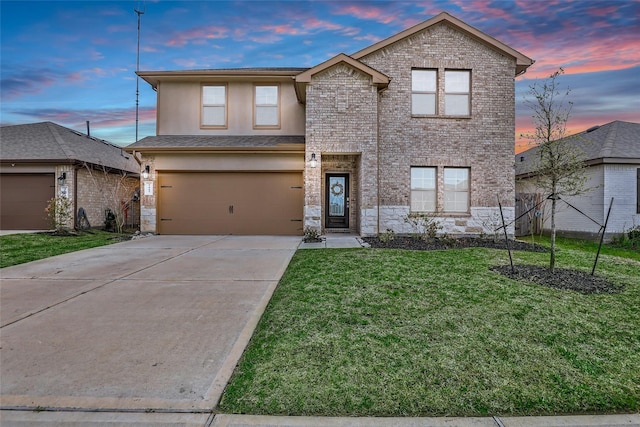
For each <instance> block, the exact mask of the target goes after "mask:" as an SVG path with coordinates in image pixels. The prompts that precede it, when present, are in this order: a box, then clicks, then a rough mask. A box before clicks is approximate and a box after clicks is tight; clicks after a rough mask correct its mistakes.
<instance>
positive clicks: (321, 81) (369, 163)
mask: <svg viewBox="0 0 640 427" xmlns="http://www.w3.org/2000/svg"><path fill="white" fill-rule="evenodd" d="M306 95H307V103H306V117H307V119H306V153H307V154H306V158H307V159H309V158H310V157H311V155H312V154H315V155H316V158H317V159H318V161H319V165H320V167H317V168H311V167H310V166H309V165H308V164H307V167H306V170H305V177H306V180H305V226H306V227H312V228H316V229H318V230H320V229H323V228H324V225H323V217H324V194H325V191H324V177H325V174H326V173H327V172H329V173H330V172H348V173H349V175H350V181H351V182H350V189H351V191H350V202H351V203H350V204H351V206H350V213H351V218H350V228H351V229H352V230H353V231H360V229H362V227H370V226H369V225H368V223H367V221H365V220H363V219H362V218H361V217H360V216H361V215H360V212H361V210H363V209H375V208H377V202H376V200H377V194H376V190H377V170H378V168H377V164H378V161H377V139H378V138H377V127H378V124H377V123H378V110H377V105H378V90H377V88H376V86H374V85H373V83H372V81H371V77H370V76H367V75H366V74H363V73H362V72H361V71H359V70H356V69H354V68H352V67H350V66H348V65H347V64H344V63H340V64H337V65H335V66H333V67H331V68H329V69H327V70H325V71H323V72H320V73H318V74H317V75H315V76H313V78H312V81H311V84H309V85H308V86H307V94H306ZM369 222H370V221H369ZM368 231H369V232H371V233H375V229H370V230H368Z"/></svg>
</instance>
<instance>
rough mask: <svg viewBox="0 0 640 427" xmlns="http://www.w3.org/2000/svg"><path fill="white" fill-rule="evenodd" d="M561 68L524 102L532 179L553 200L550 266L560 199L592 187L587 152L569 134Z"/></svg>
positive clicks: (534, 87)
mask: <svg viewBox="0 0 640 427" xmlns="http://www.w3.org/2000/svg"><path fill="white" fill-rule="evenodd" d="M562 74H564V70H563V69H562V68H560V69H559V70H558V71H556V72H554V73H553V74H551V75H550V76H549V77H548V78H547V79H545V80H543V81H541V82H540V81H536V82H535V83H533V84H532V85H530V86H529V91H528V92H527V95H528V97H527V98H525V103H526V104H527V105H528V106H529V107H530V108H531V110H532V112H533V114H532V118H533V124H534V127H535V130H534V131H533V132H532V133H529V134H524V135H523V136H524V137H525V138H528V139H529V140H530V141H531V143H532V144H533V145H535V146H536V150H534V151H533V152H534V153H535V159H532V160H531V167H530V168H529V170H530V171H531V176H532V179H533V180H534V182H535V185H536V187H537V188H539V189H540V190H541V191H542V193H543V197H545V198H547V199H548V200H550V201H551V215H550V219H551V259H550V262H549V269H550V270H551V271H552V272H553V270H554V268H555V263H556V211H557V207H558V200H560V199H562V198H564V197H570V196H577V195H579V194H583V193H585V192H587V191H589V190H590V189H589V188H587V187H586V182H587V175H586V169H585V163H584V160H585V154H584V152H583V151H582V150H581V149H580V148H579V146H578V145H579V144H577V143H576V142H578V141H577V140H576V137H568V136H567V135H566V133H567V122H568V121H569V117H570V115H571V107H572V105H573V103H572V102H570V101H568V100H567V97H568V96H569V93H570V89H569V88H566V89H564V88H561V86H560V82H559V78H560V76H562Z"/></svg>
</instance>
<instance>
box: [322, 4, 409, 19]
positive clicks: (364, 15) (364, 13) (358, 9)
mask: <svg viewBox="0 0 640 427" xmlns="http://www.w3.org/2000/svg"><path fill="white" fill-rule="evenodd" d="M333 13H334V14H336V15H351V16H355V17H356V18H358V19H366V20H370V21H376V22H381V23H383V24H389V23H391V22H394V21H396V20H397V19H398V14H397V13H390V12H389V11H386V10H384V9H381V8H379V7H375V6H370V5H361V4H348V5H343V6H339V7H338V8H336V9H335V10H334V11H333Z"/></svg>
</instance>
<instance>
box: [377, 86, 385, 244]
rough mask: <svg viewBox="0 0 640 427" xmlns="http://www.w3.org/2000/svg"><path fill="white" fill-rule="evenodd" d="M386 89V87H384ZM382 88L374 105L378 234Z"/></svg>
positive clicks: (378, 226)
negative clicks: (375, 110) (375, 112)
mask: <svg viewBox="0 0 640 427" xmlns="http://www.w3.org/2000/svg"><path fill="white" fill-rule="evenodd" d="M384 90H386V88H385V89H384ZM384 90H382V91H380V92H379V93H378V103H377V105H376V109H377V114H376V206H377V208H376V209H377V210H378V214H377V215H376V221H377V224H376V234H377V235H380V104H381V102H382V96H383V94H384Z"/></svg>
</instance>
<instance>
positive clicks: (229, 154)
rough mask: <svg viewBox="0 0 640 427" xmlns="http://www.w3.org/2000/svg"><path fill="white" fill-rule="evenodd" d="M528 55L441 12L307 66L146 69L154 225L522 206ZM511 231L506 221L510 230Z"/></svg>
mask: <svg viewBox="0 0 640 427" xmlns="http://www.w3.org/2000/svg"><path fill="white" fill-rule="evenodd" d="M532 63H533V60H531V59H530V58H528V57H526V56H524V55H523V54H521V53H519V52H517V51H516V50H514V49H512V48H510V47H509V46H506V45H505V44H503V43H501V42H499V41H497V40H496V39H494V38H492V37H490V36H488V35H486V34H484V33H482V32H480V31H478V30H477V29H475V28H473V27H471V26H469V25H467V24H465V23H464V22H462V21H460V20H458V19H456V18H454V17H453V16H451V15H449V14H447V13H441V14H439V15H437V16H435V17H434V18H432V19H429V20H428V21H425V22H423V23H421V24H418V25H416V26H414V27H412V28H409V29H408V30H405V31H403V32H401V33H399V34H396V35H395V36H393V37H390V38H388V39H386V40H383V41H381V42H379V43H376V44H374V45H372V46H369V47H368V48H366V49H363V50H361V51H359V52H356V53H355V54H352V55H350V56H349V55H345V54H339V55H337V56H336V57H334V58H332V59H330V60H328V61H326V62H323V63H321V64H319V65H317V66H315V67H313V68H310V69H300V68H252V69H216V70H193V71H143V72H139V73H138V75H139V76H140V77H141V78H143V79H144V80H145V81H147V82H148V83H149V84H150V85H151V86H152V87H153V88H154V89H155V90H156V91H157V132H156V133H157V136H155V137H148V138H144V139H142V140H140V141H138V142H136V143H134V144H132V145H130V146H128V147H127V148H126V149H127V151H129V152H131V153H133V154H134V155H135V156H137V157H138V160H139V161H140V162H141V164H142V165H143V167H147V166H148V167H149V171H150V175H149V178H148V179H144V178H143V187H144V192H143V195H142V207H141V209H142V217H141V228H142V230H143V231H151V232H157V233H160V234H228V233H231V234H302V233H303V229H306V228H313V229H315V230H318V231H322V232H328V231H346V232H355V233H358V234H361V235H375V234H377V233H379V232H384V231H386V230H387V229H390V230H393V231H395V232H398V233H409V232H413V231H414V230H413V229H412V228H411V226H410V224H409V223H407V222H406V221H405V219H406V217H407V216H408V215H410V214H412V213H416V214H427V215H432V216H435V217H437V218H438V220H440V221H441V222H442V223H443V225H444V229H443V231H444V232H447V233H449V234H479V233H482V232H488V231H491V232H492V231H493V229H494V226H495V225H496V223H497V221H498V218H499V210H498V197H500V199H501V200H502V204H503V206H504V207H505V209H504V213H505V216H506V218H507V219H508V220H509V219H513V218H514V202H513V201H514V166H513V154H514V134H515V111H514V102H515V101H514V79H515V77H516V76H518V75H520V74H522V73H524V72H525V71H526V69H527V68H528V67H529V66H530V65H531V64H532ZM509 231H510V233H511V234H513V228H511V229H510V230H509Z"/></svg>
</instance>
